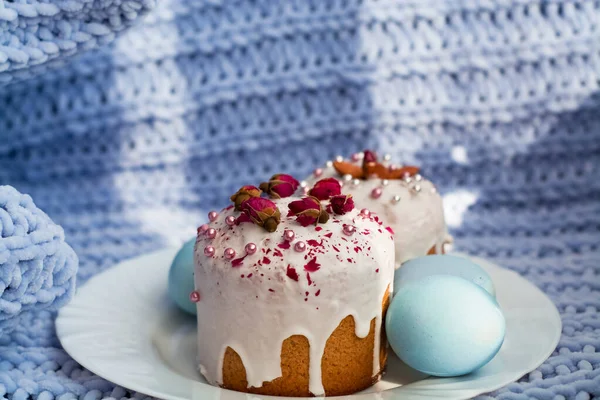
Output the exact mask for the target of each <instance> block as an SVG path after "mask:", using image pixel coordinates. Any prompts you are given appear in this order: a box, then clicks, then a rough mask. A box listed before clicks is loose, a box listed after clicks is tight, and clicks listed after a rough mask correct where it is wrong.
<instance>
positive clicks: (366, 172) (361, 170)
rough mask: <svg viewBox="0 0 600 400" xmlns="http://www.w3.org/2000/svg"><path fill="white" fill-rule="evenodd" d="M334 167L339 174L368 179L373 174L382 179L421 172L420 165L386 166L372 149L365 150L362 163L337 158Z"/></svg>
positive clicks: (351, 177)
mask: <svg viewBox="0 0 600 400" xmlns="http://www.w3.org/2000/svg"><path fill="white" fill-rule="evenodd" d="M333 167H334V168H335V170H336V171H337V173H338V174H340V175H341V176H344V177H346V176H347V177H349V179H368V178H370V177H372V176H376V177H378V178H380V179H403V178H406V177H410V176H413V175H416V174H418V173H419V167H415V166H412V165H406V166H402V167H398V166H394V165H390V166H386V165H385V164H383V163H380V162H379V161H378V158H377V154H376V153H375V152H374V151H371V150H365V151H364V153H363V159H362V165H356V164H354V163H352V162H347V161H344V160H336V161H334V162H333Z"/></svg>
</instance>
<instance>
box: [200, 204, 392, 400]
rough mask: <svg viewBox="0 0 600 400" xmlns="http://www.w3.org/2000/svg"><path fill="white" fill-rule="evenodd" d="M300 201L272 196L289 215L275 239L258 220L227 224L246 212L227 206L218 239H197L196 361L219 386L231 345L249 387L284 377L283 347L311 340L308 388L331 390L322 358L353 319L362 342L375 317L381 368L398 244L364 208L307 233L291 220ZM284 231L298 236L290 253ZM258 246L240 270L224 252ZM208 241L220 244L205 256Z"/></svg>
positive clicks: (219, 221)
mask: <svg viewBox="0 0 600 400" xmlns="http://www.w3.org/2000/svg"><path fill="white" fill-rule="evenodd" d="M297 199H298V198H285V199H280V200H274V201H275V203H276V204H277V206H278V208H279V210H280V212H281V216H282V217H281V223H280V224H279V226H278V228H277V231H275V232H273V233H268V232H266V231H265V230H264V229H263V228H261V227H259V226H257V225H255V224H253V223H241V224H240V225H238V226H233V227H229V226H227V225H226V224H225V218H226V217H227V216H228V215H234V216H236V217H237V216H238V215H239V212H237V211H234V210H233V209H225V210H223V211H222V212H221V213H220V215H219V216H218V218H217V219H216V220H215V221H214V222H212V223H211V224H210V226H211V227H213V228H215V229H216V230H217V236H216V237H215V239H212V240H210V239H207V238H205V237H204V236H203V235H200V236H199V238H198V241H197V243H196V248H195V251H194V259H195V285H196V290H198V291H199V292H200V296H201V299H200V302H198V303H197V310H198V360H199V363H200V366H199V367H200V371H201V372H202V374H203V375H204V377H205V378H206V379H207V381H208V382H209V383H211V384H215V385H220V384H222V383H223V377H222V369H223V358H224V354H225V350H226V349H227V347H228V346H229V347H231V348H232V349H233V350H235V351H236V352H237V353H238V354H239V356H240V358H241V359H242V362H243V364H244V367H245V369H246V376H247V380H248V385H249V386H253V387H261V386H262V384H263V382H269V381H272V380H273V379H276V378H278V377H280V376H281V375H282V371H281V364H280V361H281V360H280V355H281V347H282V344H283V341H284V340H285V339H287V338H289V337H290V336H293V335H304V336H305V337H306V338H307V339H308V342H309V345H310V349H309V352H310V361H309V390H310V392H311V393H312V394H313V395H315V396H319V395H323V394H325V390H324V388H323V384H322V381H321V358H322V356H323V353H324V351H325V345H326V342H327V339H328V338H329V336H330V335H331V334H332V332H333V331H334V330H335V329H336V328H337V327H338V325H339V324H340V322H341V321H342V320H343V319H344V318H345V317H347V316H348V315H351V316H353V317H354V321H355V326H356V335H357V336H358V337H366V336H367V335H368V334H369V331H370V325H371V321H372V320H373V318H375V319H376V324H375V327H376V328H375V335H374V336H375V347H374V353H373V376H376V375H377V374H379V372H380V368H379V347H380V331H381V324H382V300H383V296H384V294H385V291H386V289H387V288H388V287H389V290H390V291H392V290H393V287H392V285H393V278H394V254H393V253H394V250H393V247H394V245H393V238H392V236H391V234H390V233H389V232H388V231H387V230H386V229H385V227H384V226H383V225H380V223H378V222H377V220H378V219H377V217H376V216H371V217H369V218H366V217H364V216H362V215H359V211H358V209H356V208H355V209H354V210H353V211H351V212H349V213H347V214H346V215H343V216H339V215H330V219H329V221H328V222H327V223H325V224H319V225H317V227H315V226H314V225H311V226H308V227H302V226H301V225H300V224H299V223H297V222H296V221H295V217H293V216H292V217H286V215H287V211H288V207H287V204H288V203H289V202H290V201H293V200H297ZM344 224H352V225H354V226H355V227H356V232H355V233H354V234H353V235H351V236H348V235H346V234H344V233H343V225H344ZM286 229H291V230H293V231H294V232H295V234H296V235H295V239H294V241H292V242H291V243H290V247H289V249H283V248H280V247H279V244H281V243H285V241H284V240H283V236H282V234H283V232H284V230H286ZM298 241H304V242H305V243H306V244H307V246H306V247H307V248H306V250H305V251H304V252H297V251H295V250H294V244H295V243H296V242H298ZM250 242H251V243H255V244H256V245H257V247H258V250H257V252H256V253H255V254H253V255H248V256H246V257H245V258H244V260H243V264H242V265H240V266H237V267H233V266H232V260H228V259H226V258H225V257H224V256H223V251H224V249H225V248H228V247H230V248H233V249H234V250H235V251H236V253H237V255H236V257H235V258H234V259H238V258H240V257H242V256H244V254H245V252H244V246H245V245H246V244H247V243H250ZM207 245H211V246H214V248H215V250H216V252H215V255H214V256H213V257H206V256H205V255H204V253H203V250H204V247H205V246H207ZM313 258H314V259H315V262H316V263H318V264H319V269H318V270H316V271H314V272H308V271H306V269H305V268H306V267H305V266H306V265H307V264H308V263H309V261H311V260H312V259H313ZM266 260H268V262H267V261H266ZM288 266H289V267H290V270H289V271H290V272H288ZM291 268H293V270H294V271H295V272H296V273H297V275H298V276H297V279H298V280H297V281H296V280H295V274H294V273H293V272H292V270H291ZM308 268H309V269H310V266H309V267H308ZM250 274H251V275H250Z"/></svg>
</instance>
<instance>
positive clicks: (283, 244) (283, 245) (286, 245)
mask: <svg viewBox="0 0 600 400" xmlns="http://www.w3.org/2000/svg"><path fill="white" fill-rule="evenodd" d="M277 247H279V248H280V249H284V250H287V249H289V248H290V242H288V241H287V240H286V241H284V242H281V243H279V244H278V245H277Z"/></svg>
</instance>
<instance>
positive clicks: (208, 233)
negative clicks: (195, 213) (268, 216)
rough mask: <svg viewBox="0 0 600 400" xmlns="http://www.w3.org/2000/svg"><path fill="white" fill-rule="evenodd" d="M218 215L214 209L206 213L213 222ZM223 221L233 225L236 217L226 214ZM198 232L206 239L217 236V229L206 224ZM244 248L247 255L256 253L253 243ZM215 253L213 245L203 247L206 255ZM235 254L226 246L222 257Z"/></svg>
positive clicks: (229, 257) (209, 255) (231, 256)
mask: <svg viewBox="0 0 600 400" xmlns="http://www.w3.org/2000/svg"><path fill="white" fill-rule="evenodd" d="M218 217H219V213H218V212H216V211H211V212H209V213H208V220H209V221H210V222H215V221H216V220H217V218H218ZM225 223H226V224H227V226H234V225H235V224H236V218H235V217H234V216H233V215H228V216H227V217H226V218H225ZM198 234H199V235H201V234H202V235H204V237H206V238H208V239H214V238H215V237H216V236H217V230H216V229H215V228H211V227H210V226H209V225H208V224H202V225H200V227H199V228H198ZM244 250H245V252H246V254H247V255H252V254H254V253H256V250H257V246H256V244H254V243H248V244H246V246H245V247H244ZM215 253H216V250H215V248H214V247H213V246H210V245H209V246H206V247H205V248H204V255H205V256H206V257H214V256H215ZM236 255H237V253H236V251H235V249H233V248H231V247H227V248H226V249H225V250H223V257H225V258H226V259H228V260H232V259H234V258H235V256H236ZM192 294H193V293H192ZM190 299H191V295H190ZM192 301H193V300H192Z"/></svg>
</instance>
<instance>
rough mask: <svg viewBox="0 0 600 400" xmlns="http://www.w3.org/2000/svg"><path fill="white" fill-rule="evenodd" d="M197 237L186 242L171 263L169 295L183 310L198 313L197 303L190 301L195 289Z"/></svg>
mask: <svg viewBox="0 0 600 400" xmlns="http://www.w3.org/2000/svg"><path fill="white" fill-rule="evenodd" d="M195 244H196V238H194V239H192V240H190V241H189V242H186V243H185V244H184V245H183V246H182V247H181V249H179V252H177V255H176V256H175V258H174V259H173V262H172V263H171V269H170V270H169V286H168V291H169V297H170V298H171V299H172V300H173V301H174V302H175V304H177V305H178V306H179V308H181V309H182V310H184V311H186V312H188V313H190V314H193V315H196V305H195V304H194V303H192V302H191V301H190V293H191V292H192V291H193V290H194V245H195Z"/></svg>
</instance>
